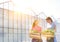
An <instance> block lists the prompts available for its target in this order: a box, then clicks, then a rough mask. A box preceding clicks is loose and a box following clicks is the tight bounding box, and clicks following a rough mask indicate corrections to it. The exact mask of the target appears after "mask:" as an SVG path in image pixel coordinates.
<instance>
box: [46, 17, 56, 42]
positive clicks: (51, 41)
mask: <svg viewBox="0 0 60 42" xmlns="http://www.w3.org/2000/svg"><path fill="white" fill-rule="evenodd" d="M46 21H47V23H49V24H50V25H51V27H50V28H49V29H52V30H54V31H55V32H56V24H55V23H54V22H53V20H52V19H51V17H47V18H46ZM47 42H56V37H51V39H50V41H49V40H48V38H47Z"/></svg>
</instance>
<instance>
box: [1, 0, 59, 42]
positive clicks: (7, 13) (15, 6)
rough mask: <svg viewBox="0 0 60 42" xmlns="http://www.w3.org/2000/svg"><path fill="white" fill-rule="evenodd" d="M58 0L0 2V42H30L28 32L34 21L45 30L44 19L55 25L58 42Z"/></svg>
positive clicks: (10, 0) (11, 0)
mask: <svg viewBox="0 0 60 42" xmlns="http://www.w3.org/2000/svg"><path fill="white" fill-rule="evenodd" d="M59 11H60V0H0V42H31V38H30V37H29V30H30V29H31V27H32V23H33V21H34V20H35V19H39V20H40V22H41V23H40V25H41V26H42V29H43V30H44V29H46V26H47V24H46V21H45V19H46V17H48V16H50V17H51V18H52V19H53V21H54V22H55V23H56V28H57V31H56V38H57V42H60V36H59V35H60V16H59V14H60V12H59Z"/></svg>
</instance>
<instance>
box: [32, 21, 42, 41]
mask: <svg viewBox="0 0 60 42" xmlns="http://www.w3.org/2000/svg"><path fill="white" fill-rule="evenodd" d="M38 23H39V21H38V20H35V21H34V23H33V25H32V30H36V31H38V32H41V29H42V28H41V27H40V26H39V25H38ZM32 42H42V40H41V39H36V38H32Z"/></svg>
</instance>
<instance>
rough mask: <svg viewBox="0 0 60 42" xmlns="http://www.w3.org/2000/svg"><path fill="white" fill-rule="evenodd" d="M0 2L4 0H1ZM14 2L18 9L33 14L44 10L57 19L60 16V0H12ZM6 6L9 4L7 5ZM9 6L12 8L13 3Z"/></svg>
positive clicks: (46, 13) (47, 14) (15, 7)
mask: <svg viewBox="0 0 60 42" xmlns="http://www.w3.org/2000/svg"><path fill="white" fill-rule="evenodd" d="M5 1H9V0H5ZM0 2H2V1H1V0H0ZM12 2H13V3H14V9H15V10H16V11H19V12H23V13H25V14H29V15H33V16H35V15H36V14H37V15H38V14H39V13H41V12H43V13H44V14H45V15H46V16H50V17H51V16H53V17H54V18H55V19H57V18H60V16H59V15H60V0H12ZM1 7H2V6H1ZM6 7H7V4H6V5H5V8H6ZM9 7H10V9H12V8H11V7H12V4H11V3H10V5H9ZM45 15H44V16H45ZM44 16H43V17H44Z"/></svg>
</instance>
